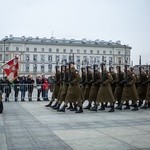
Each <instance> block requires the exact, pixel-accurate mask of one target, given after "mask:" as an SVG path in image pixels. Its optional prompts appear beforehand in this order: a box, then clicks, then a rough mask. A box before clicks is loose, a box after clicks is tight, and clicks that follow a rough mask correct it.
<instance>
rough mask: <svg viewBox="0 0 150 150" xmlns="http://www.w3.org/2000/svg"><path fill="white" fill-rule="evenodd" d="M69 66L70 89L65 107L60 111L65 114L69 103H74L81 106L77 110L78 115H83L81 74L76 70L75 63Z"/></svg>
mask: <svg viewBox="0 0 150 150" xmlns="http://www.w3.org/2000/svg"><path fill="white" fill-rule="evenodd" d="M69 65H70V67H69V76H68V79H69V87H68V90H67V95H66V98H65V103H64V106H63V107H62V108H61V109H59V110H58V111H59V112H65V108H66V107H67V105H68V103H74V104H75V105H76V104H77V105H78V106H79V110H77V111H76V113H83V109H82V101H81V90H80V86H79V82H80V75H79V72H78V71H77V70H76V69H75V68H74V62H70V64H69Z"/></svg>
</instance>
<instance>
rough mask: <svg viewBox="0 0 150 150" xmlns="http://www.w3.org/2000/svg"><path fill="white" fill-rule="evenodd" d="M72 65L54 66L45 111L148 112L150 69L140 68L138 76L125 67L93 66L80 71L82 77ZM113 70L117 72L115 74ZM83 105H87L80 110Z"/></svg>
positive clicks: (71, 63) (130, 68)
mask: <svg viewBox="0 0 150 150" xmlns="http://www.w3.org/2000/svg"><path fill="white" fill-rule="evenodd" d="M74 65H75V64H74V62H69V63H68V64H65V65H61V67H59V66H58V65H56V74H55V85H54V90H53V93H52V98H51V100H50V102H49V104H47V105H45V107H51V108H52V109H54V110H57V111H58V112H65V111H66V109H69V110H70V111H75V112H76V113H83V109H88V110H89V111H97V110H105V109H106V108H110V109H109V112H114V111H115V109H117V110H122V109H130V108H132V111H137V110H139V108H140V109H147V108H150V66H147V70H145V69H144V67H142V66H139V73H135V72H134V69H133V68H132V67H130V66H128V65H125V66H124V69H123V70H121V67H120V66H119V65H118V66H117V67H116V68H114V67H112V66H110V67H109V70H107V68H106V64H105V62H104V63H101V64H100V70H101V72H100V71H99V66H98V65H97V64H94V65H92V66H89V65H87V66H85V67H83V66H82V68H81V74H80V73H79V71H77V70H76V69H75V66H74ZM115 69H116V72H115ZM85 101H88V105H87V106H86V107H85V108H83V104H84V103H85Z"/></svg>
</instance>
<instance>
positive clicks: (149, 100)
mask: <svg viewBox="0 0 150 150" xmlns="http://www.w3.org/2000/svg"><path fill="white" fill-rule="evenodd" d="M147 77H148V80H147V81H146V82H145V84H147V91H146V97H145V104H144V105H143V106H142V107H141V109H147V108H150V66H149V70H148V73H147Z"/></svg>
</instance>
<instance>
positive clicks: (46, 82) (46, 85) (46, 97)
mask: <svg viewBox="0 0 150 150" xmlns="http://www.w3.org/2000/svg"><path fill="white" fill-rule="evenodd" d="M43 82H44V83H43V85H42V89H43V94H44V95H43V96H44V99H43V100H44V101H48V89H49V83H48V80H47V79H44V81H43Z"/></svg>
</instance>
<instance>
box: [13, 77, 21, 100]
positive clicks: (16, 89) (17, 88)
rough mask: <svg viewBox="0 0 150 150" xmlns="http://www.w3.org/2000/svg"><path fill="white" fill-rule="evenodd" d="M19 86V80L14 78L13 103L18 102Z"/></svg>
mask: <svg viewBox="0 0 150 150" xmlns="http://www.w3.org/2000/svg"><path fill="white" fill-rule="evenodd" d="M19 86H20V85H19V78H16V79H15V80H14V91H15V102H17V101H18V93H19Z"/></svg>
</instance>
